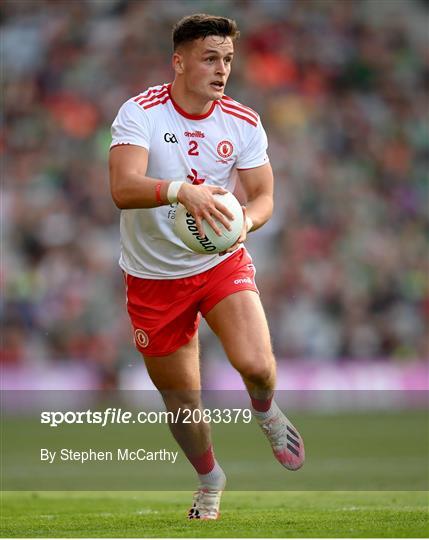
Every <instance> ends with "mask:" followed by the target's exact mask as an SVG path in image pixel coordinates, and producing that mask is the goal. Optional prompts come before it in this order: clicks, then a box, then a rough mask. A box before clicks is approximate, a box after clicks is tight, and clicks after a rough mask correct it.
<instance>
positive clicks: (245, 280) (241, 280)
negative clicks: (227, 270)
mask: <svg viewBox="0 0 429 540" xmlns="http://www.w3.org/2000/svg"><path fill="white" fill-rule="evenodd" d="M243 283H250V285H253V282H252V280H251V279H250V277H245V278H239V279H234V285H241V284H243Z"/></svg>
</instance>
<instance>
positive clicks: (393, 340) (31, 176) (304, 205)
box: [0, 0, 429, 379]
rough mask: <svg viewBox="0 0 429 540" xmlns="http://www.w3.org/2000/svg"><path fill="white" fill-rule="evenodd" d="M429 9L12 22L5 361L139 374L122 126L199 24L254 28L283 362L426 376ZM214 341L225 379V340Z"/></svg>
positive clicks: (272, 313) (270, 3) (271, 275)
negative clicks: (183, 23)
mask: <svg viewBox="0 0 429 540" xmlns="http://www.w3.org/2000/svg"><path fill="white" fill-rule="evenodd" d="M428 8H429V5H428V2H425V1H424V0H359V1H357V0H347V1H345V0H265V1H264V0H259V1H258V0H241V1H235V0H222V1H215V0H211V1H210V2H208V1H203V0H201V1H200V0H193V1H189V0H188V1H181V2H176V1H173V0H132V1H128V0H76V1H73V2H71V1H62V0H37V1H36V0H27V1H25V2H13V1H7V2H3V3H2V14H1V20H0V24H1V28H0V30H1V34H2V37H1V63H2V97H3V109H2V117H1V138H0V148H1V155H2V157H1V159H2V178H3V188H2V195H1V200H2V205H1V219H2V244H3V246H2V277H1V279H2V317H3V323H2V330H3V360H4V361H5V362H7V363H13V364H16V365H19V364H32V363H37V364H40V365H46V366H47V367H49V365H51V362H74V361H76V362H86V363H88V364H91V365H93V366H94V369H97V370H99V371H100V373H103V374H104V377H107V378H108V377H112V378H113V379H114V377H115V373H116V372H117V370H118V368H119V369H120V368H121V367H124V366H127V365H129V364H130V363H133V362H134V363H136V362H139V361H140V359H139V355H138V353H137V352H136V351H134V347H133V344H132V333H131V329H130V325H129V323H128V316H127V314H126V308H125V301H124V290H123V283H122V276H121V273H120V271H119V267H118V266H117V259H118V256H119V211H118V210H117V209H116V208H115V206H114V205H113V203H112V201H111V198H110V194H109V188H108V173H107V154H108V147H109V144H110V125H111V123H112V120H113V118H114V117H115V115H116V113H117V110H118V108H119V107H120V105H121V104H122V103H123V102H124V101H125V100H126V99H128V98H129V97H131V96H133V95H135V94H137V93H139V92H141V91H142V90H144V89H146V88H147V87H148V86H151V85H156V84H161V83H164V82H168V81H171V80H172V77H173V73H172V70H171V68H170V55H171V39H170V35H171V26H172V24H173V23H174V22H175V21H176V20H178V19H179V18H180V17H182V16H183V15H186V14H189V13H195V12H208V13H214V14H219V15H225V16H229V17H231V18H235V19H236V20H237V23H238V25H239V28H240V30H241V33H242V35H241V38H240V40H239V42H238V43H237V46H236V48H237V55H236V58H235V59H234V64H233V74H232V75H231V78H230V82H229V85H228V88H227V94H229V95H231V96H232V97H233V98H234V99H237V100H238V101H241V102H243V103H244V104H246V105H248V106H251V107H252V108H254V109H256V110H257V111H258V112H259V113H260V115H261V118H262V121H263V123H264V126H265V128H266V130H267V133H268V138H269V156H270V159H271V163H272V166H273V169H274V173H275V182H276V194H275V203H276V207H275V214H274V217H273V219H272V220H271V221H270V222H269V223H268V224H267V225H266V226H265V227H264V228H263V229H261V230H260V231H258V232H256V233H252V235H251V236H250V239H249V246H248V247H249V250H250V252H251V254H252V256H253V258H254V260H255V264H256V267H257V282H258V285H259V287H260V290H261V294H262V299H263V302H264V305H265V308H266V312H267V315H268V318H269V322H270V326H271V332H272V338H273V345H274V350H275V352H276V355H277V356H278V358H280V359H289V360H292V359H311V360H314V361H320V362H326V361H341V360H342V359H356V360H359V359H376V358H377V359H380V358H383V359H389V360H392V361H406V360H408V359H416V358H420V359H423V358H426V357H427V354H428V347H427V342H426V333H427V332H426V330H427V324H428V319H429V286H428V278H427V270H428V268H427V235H428V225H429V223H428V212H427V210H428V192H427V190H428V182H427V180H428V169H429V128H428V125H429V124H428V112H429V107H428V90H429V54H428V50H429V49H428V47H427V45H428V35H427V33H428ZM201 339H202V342H203V346H202V349H203V351H205V352H204V355H205V357H206V358H207V361H216V360H217V359H219V354H220V353H219V349H218V348H217V346H216V345H215V344H214V338H213V337H212V336H211V335H210V334H209V332H208V331H207V329H204V328H203V329H202V332H201ZM220 360H222V358H220ZM280 361H282V360H280Z"/></svg>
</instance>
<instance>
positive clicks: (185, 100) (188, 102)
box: [170, 80, 213, 116]
mask: <svg viewBox="0 0 429 540" xmlns="http://www.w3.org/2000/svg"><path fill="white" fill-rule="evenodd" d="M170 92H171V97H172V98H173V100H174V102H175V103H177V105H179V107H180V108H181V109H183V110H184V111H185V112H186V113H188V114H191V115H195V116H201V115H204V114H206V113H208V112H209V110H210V108H211V106H212V105H213V101H210V100H209V101H202V100H201V99H198V96H196V95H195V94H190V93H189V92H187V91H186V90H185V88H184V87H183V86H182V85H181V84H179V83H178V82H177V80H176V81H173V83H172V85H171V89H170Z"/></svg>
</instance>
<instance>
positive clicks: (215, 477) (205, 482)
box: [198, 460, 226, 490]
mask: <svg viewBox="0 0 429 540" xmlns="http://www.w3.org/2000/svg"><path fill="white" fill-rule="evenodd" d="M198 478H199V479H200V484H201V487H204V488H208V489H218V490H223V488H224V487H225V484H226V476H225V473H224V472H223V470H222V467H221V466H220V465H219V463H218V462H217V461H216V460H215V466H214V467H213V469H212V470H211V471H210V472H209V473H207V474H199V475H198Z"/></svg>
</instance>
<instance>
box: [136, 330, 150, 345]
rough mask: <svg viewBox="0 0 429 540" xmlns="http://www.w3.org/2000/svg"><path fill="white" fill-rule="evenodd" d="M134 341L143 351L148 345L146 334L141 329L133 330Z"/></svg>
mask: <svg viewBox="0 0 429 540" xmlns="http://www.w3.org/2000/svg"><path fill="white" fill-rule="evenodd" d="M134 340H135V342H136V344H137V345H139V346H140V347H142V348H143V349H144V348H145V347H147V346H148V345H149V337H148V335H147V334H146V332H145V331H144V330H142V329H141V328H136V329H135V330H134Z"/></svg>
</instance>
